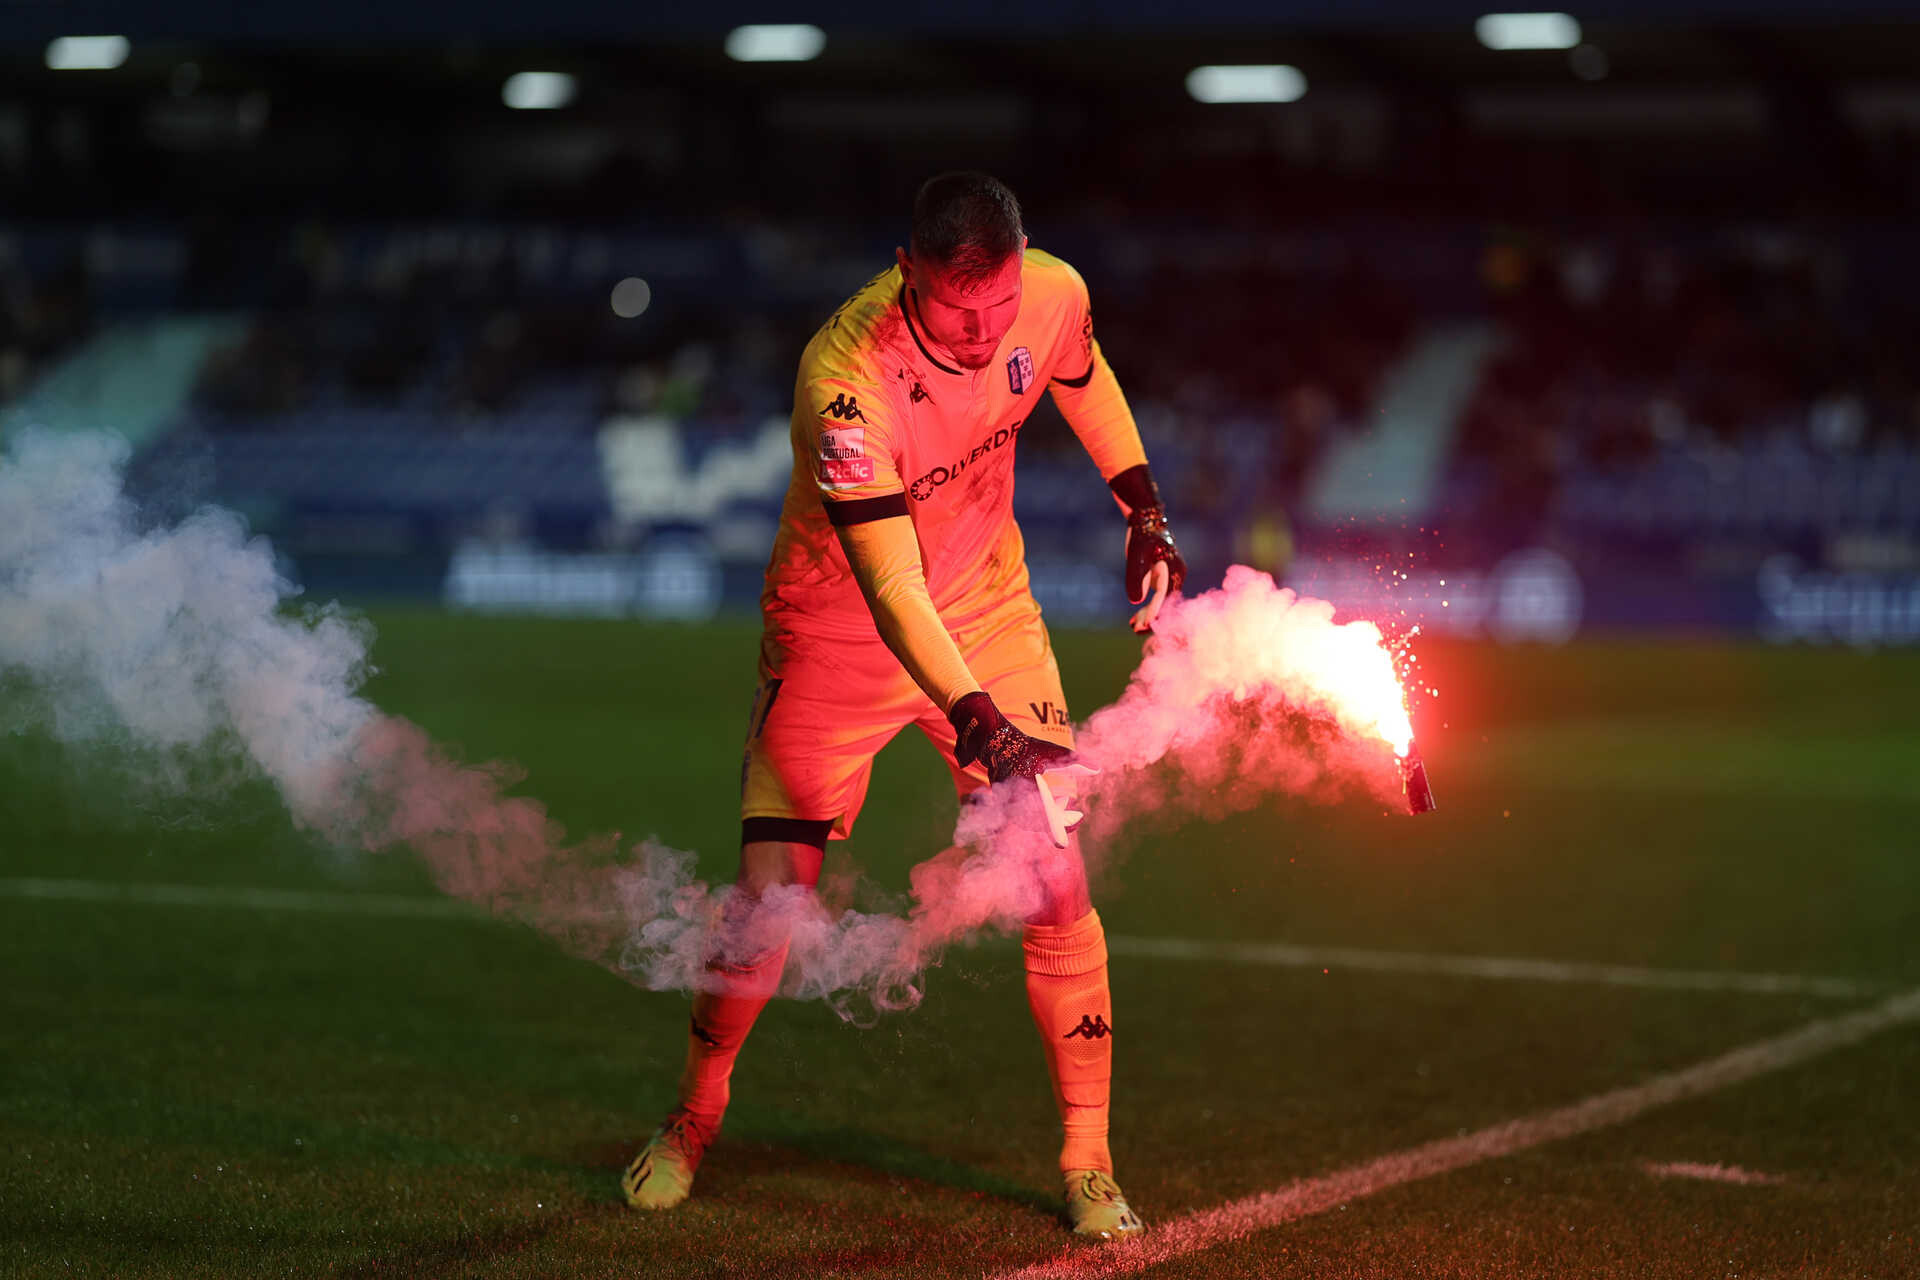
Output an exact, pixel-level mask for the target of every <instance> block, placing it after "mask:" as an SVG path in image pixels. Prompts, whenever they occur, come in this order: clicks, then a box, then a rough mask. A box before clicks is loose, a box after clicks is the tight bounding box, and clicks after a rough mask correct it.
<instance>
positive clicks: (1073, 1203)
mask: <svg viewBox="0 0 1920 1280" xmlns="http://www.w3.org/2000/svg"><path fill="white" fill-rule="evenodd" d="M1067 1224H1068V1225H1069V1226H1071V1227H1072V1228H1073V1234H1075V1235H1077V1236H1089V1237H1092V1238H1094V1239H1098V1240H1121V1239H1125V1238H1126V1237H1128V1236H1137V1235H1141V1234H1144V1233H1145V1231H1146V1229H1147V1224H1146V1223H1144V1222H1142V1221H1140V1215H1139V1214H1137V1213H1135V1212H1134V1211H1133V1209H1132V1207H1131V1206H1129V1205H1128V1204H1127V1198H1126V1197H1125V1196H1123V1195H1121V1194H1120V1187H1119V1184H1117V1183H1115V1182H1114V1180H1113V1176H1112V1175H1111V1174H1106V1173H1102V1172H1101V1171H1100V1170H1098V1169H1074V1170H1072V1171H1070V1172H1069V1173H1068V1174H1067Z"/></svg>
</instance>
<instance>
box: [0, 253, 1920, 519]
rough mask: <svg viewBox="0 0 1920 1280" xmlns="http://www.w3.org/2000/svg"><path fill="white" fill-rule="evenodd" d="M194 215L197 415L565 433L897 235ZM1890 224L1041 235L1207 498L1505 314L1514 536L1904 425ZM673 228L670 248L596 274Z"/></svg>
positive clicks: (779, 409)
mask: <svg viewBox="0 0 1920 1280" xmlns="http://www.w3.org/2000/svg"><path fill="white" fill-rule="evenodd" d="M181 234H182V236H183V239H184V246H183V251H182V252H181V253H180V255H179V273H178V279H177V280H174V281H171V282H170V283H169V285H168V287H167V290H166V291H165V296H164V304H163V305H164V307H165V308H172V309H176V310H179V311H195V312H199V311H208V310H216V311H239V312H244V313H245V314H246V315H247V316H248V317H249V319H248V321H247V323H246V325H245V327H244V329H243V330H241V332H240V335H239V336H238V337H237V338H235V339H234V340H232V341H231V342H228V343H225V344H223V345H221V346H219V347H217V348H216V349H215V350H213V351H212V352H211V353H210V356H209V358H208V359H207V360H206V361H205V363H204V366H203V368H202V371H201V374H200V377H199V382H198V385H197V387H196V388H195V389H194V392H193V395H192V398H191V402H190V404H189V406H188V407H187V410H186V419H187V422H186V425H188V426H190V427H191V428H192V429H194V430H197V431H201V432H207V433H212V434H215V435H222V434H242V433H244V434H249V435H255V436H259V435H262V434H270V433H273V432H276V431H284V432H307V433H313V432H341V431H345V432H362V433H366V432H387V433H390V432H396V431H398V432H414V433H437V434H442V435H445V434H449V433H451V434H460V435H490V434H498V433H502V432H507V433H511V432H523V433H538V434H541V435H546V436H553V435H562V436H576V437H580V438H582V439H586V438H591V437H592V436H593V435H594V434H595V433H596V432H598V430H599V429H600V428H601V427H602V426H603V425H604V424H605V423H606V422H607V421H608V420H609V419H610V418H613V417H616V416H623V415H624V416H647V415H654V416H658V417H660V418H665V419H669V420H671V421H674V422H676V423H681V424H684V425H685V426H687V427H688V428H689V429H691V430H692V431H693V432H694V433H695V434H696V435H697V436H700V437H704V438H711V439H726V438H730V437H738V436H740V435H743V434H748V433H751V432H753V431H756V430H757V429H758V428H759V427H760V425H761V424H762V423H764V422H765V421H766V420H767V419H768V418H770V417H778V416H781V415H784V413H785V412H786V410H787V407H788V398H789V396H790V394H791V378H792V370H793V366H794V361H795V358H796V356H797V355H798V352H799V350H800V348H801V347H802V345H804V343H805V342H806V340H807V338H808V336H809V334H810V333H811V332H812V331H813V329H814V328H815V327H816V326H817V325H818V324H819V323H820V321H821V319H822V318H823V317H824V316H825V315H826V314H827V313H828V312H829V311H830V310H831V309H832V307H833V306H835V305H836V304H837V303H838V301H839V300H840V298H841V297H843V296H844V295H845V293H847V292H848V291H850V290H851V289H853V288H855V287H857V286H858V284H859V283H860V281H861V280H862V279H864V278H865V276H866V275H867V274H868V273H870V272H871V270H873V269H874V268H875V267H876V266H877V265H879V264H881V263H884V262H885V261H886V253H887V248H886V246H887V245H888V242H889V239H890V237H889V236H888V235H887V234H886V232H885V230H884V229H882V230H879V231H877V232H876V233H874V234H873V235H870V236H867V237H865V238H862V237H860V236H858V235H849V236H843V237H841V238H840V239H839V240H837V241H836V239H835V238H834V236H833V235H832V234H831V233H827V232H805V233H803V232H797V231H795V230H793V229H790V228H786V229H783V228H775V227H771V226H766V225H754V224H735V225H733V226H731V227H729V228H726V229H724V230H719V231H707V230H702V231H698V232H695V233H692V234H691V235H689V236H686V237H683V238H682V239H681V240H677V241H670V238H669V239H668V240H663V239H661V238H660V237H658V236H656V237H655V238H654V240H652V241H648V242H647V243H646V244H643V245H640V246H639V247H637V248H636V247H634V246H633V245H627V247H625V248H623V247H622V244H623V243H624V242H622V241H620V240H619V239H618V237H617V236H613V237H611V238H600V239H596V238H595V237H594V236H593V235H591V234H583V233H580V232H578V231H577V229H576V231H572V232H546V231H538V230H527V229H522V230H519V231H513V230H508V231H500V230H498V229H491V230H489V229H486V228H482V227H459V226H455V227H451V228H441V229H437V230H432V231H425V232H422V231H418V230H414V229H408V228H404V227H391V226H387V227H381V226H375V227H372V228H364V227H362V228H355V229H342V228H339V227H334V226H330V225H328V224H325V223H318V222H313V223H303V224H300V225H297V226H294V227H292V228H288V227H286V226H284V225H273V224H262V225H261V226H259V227H253V228H245V227H242V228H235V227H232V226H227V225H223V224H220V223H207V224H195V225H192V226H189V227H188V228H186V229H185V231H184V232H182V233H181ZM1877 234H1878V233H1875V232H1873V231H1872V230H1871V229H1870V228H1869V229H1861V228H1852V229H1847V228H1842V229H1838V230H1831V231H1829V232H1827V233H1825V234H1812V233H1807V232H1786V231H1778V230H1774V231H1768V230H1752V231H1730V230H1719V231H1715V232H1712V233H1698V234H1694V233H1690V232H1688V231H1687V230H1686V229H1685V228H1684V227H1680V228H1673V227H1665V228H1661V229H1660V230H1658V231H1654V230H1643V231H1641V232H1640V233H1637V234H1633V235H1624V234H1618V233H1589V232H1584V231H1566V232H1560V233H1550V232H1546V231H1535V232H1522V231H1516V230H1510V229H1493V230H1488V229H1485V228H1481V227H1477V226H1463V227H1459V228H1456V229H1455V230H1454V231H1452V232H1450V233H1447V234H1446V235H1441V236H1438V237H1432V236H1429V237H1428V238H1426V239H1422V238H1421V236H1420V234H1419V233H1415V232H1408V233H1405V234H1404V236H1402V237H1401V238H1396V236H1395V234H1394V233H1392V232H1385V233H1383V232H1381V231H1380V230H1379V229H1377V228H1372V227H1358V226H1354V227H1348V228H1344V229H1343V228H1340V227H1338V226H1335V227H1333V228H1332V229H1329V230H1323V231H1321V232H1318V233H1315V234H1314V235H1313V236H1310V237H1307V238H1305V239H1300V240H1295V241H1288V242H1285V243H1284V244H1282V245H1281V247H1282V248H1284V249H1285V250H1286V251H1284V252H1282V251H1280V250H1279V249H1276V248H1275V245H1276V244H1277V243H1280V242H1275V241H1273V240H1271V239H1268V240H1261V239H1259V238H1257V237H1256V238H1254V239H1251V240H1247V239H1235V238H1234V237H1233V236H1232V235H1227V236H1225V237H1221V236H1214V237H1213V238H1211V239H1210V238H1208V237H1207V236H1205V235H1201V234H1197V233H1192V232H1182V231H1178V230H1175V231H1161V230H1159V229H1149V228H1145V227H1134V228H1125V227H1123V228H1122V231H1121V232H1118V233H1116V232H1113V231H1112V230H1111V228H1108V229H1106V231H1105V232H1102V231H1101V230H1100V229H1098V228H1096V229H1095V230H1094V231H1088V230H1087V229H1085V228H1077V229H1073V230H1071V231H1069V232H1068V233H1066V234H1064V235H1063V236H1062V239H1064V240H1065V241H1066V242H1067V243H1066V244H1064V245H1060V246H1057V247H1058V248H1059V250H1060V251H1061V252H1062V253H1063V255H1065V256H1068V257H1069V258H1070V259H1072V260H1073V261H1075V262H1076V264H1077V265H1079V266H1080V267H1081V268H1082V271H1083V274H1085V275H1086V276H1087V277H1088V278H1089V280H1090V282H1091V285H1092V289H1093V294H1094V299H1095V317H1096V322H1097V324H1096V327H1097V332H1098V333H1099V336H1100V338H1101V340H1102V343H1103V346H1104V348H1105V350H1106V352H1107V355H1108V357H1109V359H1110V360H1111V361H1112V362H1113V364H1114V365H1115V367H1116V369H1117V370H1118V371H1119V372H1120V375H1121V380H1122V385H1123V386H1124V387H1125V389H1126V391H1127V393H1128V395H1129V398H1130V400H1131V401H1132V402H1133V404H1134V406H1135V409H1136V412H1137V413H1138V415H1139V416H1140V418H1141V421H1142V423H1143V427H1144V428H1145V429H1146V430H1147V431H1148V433H1149V435H1150V437H1158V438H1160V439H1162V440H1165V441H1168V442H1171V443H1173V445H1174V449H1175V451H1177V453H1178V455H1179V457H1180V459H1181V462H1180V464H1179V465H1174V466H1169V467H1168V468H1167V470H1168V471H1169V476H1168V477H1167V480H1168V482H1169V483H1170V484H1171V485H1172V486H1174V488H1175V494H1174V497H1175V500H1176V501H1177V502H1179V503H1180V505H1181V506H1182V508H1183V509H1184V510H1188V511H1190V512H1193V513H1194V514H1196V515H1208V514H1220V515H1222V516H1235V515H1236V513H1239V514H1240V515H1244V512H1245V510H1246V509H1247V508H1248V507H1250V506H1251V507H1254V508H1261V509H1270V510H1276V511H1288V510H1292V509H1294V508H1296V506H1297V505H1298V504H1299V502H1300V499H1301V495H1302V492H1303V489H1304V487H1305V486H1306V485H1307V484H1308V483H1309V481H1310V478H1311V476H1312V473H1313V470H1314V467H1315V465H1316V463H1317V462H1318V460H1319V459H1320V458H1321V457H1322V456H1323V454H1324V453H1325V450H1326V449H1327V447H1328V445H1329V444H1330V443H1331V442H1332V441H1334V440H1336V439H1338V438H1339V437H1341V436H1342V435H1343V434H1346V433H1352V432H1358V431H1364V430H1366V429H1367V423H1368V421H1369V415H1370V412H1371V409H1372V407H1373V406H1374V405H1375V403H1376V401H1377V399H1378V396H1379V393H1380V388H1381V383H1382V380H1383V378H1384V377H1385V376H1386V374H1387V373H1388V371H1389V370H1390V369H1391V368H1392V367H1393V365H1394V362H1395V361H1396V360H1397V359H1399V358H1400V357H1401V356H1402V355H1403V354H1405V353H1406V352H1407V350H1408V349H1409V346H1410V344H1411V343H1412V342H1413V341H1414V340H1415V339H1416V337H1417V336H1418V334H1419V333H1420V331H1421V330H1422V328H1423V326H1427V325H1430V324H1435V323H1440V322H1442V321H1447V322H1457V321H1459V320H1461V319H1462V318H1467V319H1469V320H1471V321H1473V322H1476V323H1481V324H1486V325H1490V326H1491V327H1492V329H1493V331H1494V334H1495V343H1494V347H1493V351H1494V354H1493V355H1492V356H1491V357H1490V358H1489V359H1488V360H1487V362H1486V364H1485V365H1484V366H1483V368H1482V371H1481V374H1480V377H1479V380H1478V383H1477V385H1476V386H1475V388H1474V390H1473V393H1472V395H1471V397H1470V399H1469V401H1468V404H1467V407H1466V410H1465V412H1464V414H1463V416H1462V418H1461V420H1460V423H1459V433H1458V438H1457V441H1456V446H1455V449H1454V452H1453V454H1452V457H1451V460H1450V463H1449V469H1448V481H1447V483H1448V498H1447V502H1448V506H1449V510H1450V512H1451V513H1452V514H1453V516H1455V517H1456V518H1464V519H1465V520H1466V521H1468V522H1470V523H1475V522H1477V523H1478V524H1480V525H1482V526H1484V527H1487V528H1497V529H1499V530H1502V531H1505V532H1507V533H1510V534H1511V535H1512V538H1513V539H1516V540H1517V539H1520V538H1524V537H1535V536H1538V535H1539V532H1540V530H1541V528H1542V526H1543V525H1544V524H1545V523H1546V522H1548V521H1550V520H1551V519H1552V517H1553V515H1554V513H1555V510H1556V507H1557V505H1558V504H1560V502H1561V497H1562V495H1563V493H1564V491H1565V490H1566V489H1567V487H1568V485H1569V484H1570V483H1571V482H1573V481H1575V480H1577V479H1579V478H1580V477H1583V476H1584V477H1592V476H1620V475H1628V474H1631V473H1633V472H1634V470H1635V469H1636V468H1644V467H1648V466H1651V465H1652V464H1653V463H1654V462H1655V461H1656V460H1658V459H1660V458H1662V457H1671V456H1673V455H1675V454H1676V453H1689V452H1691V453H1698V452H1701V451H1720V452H1726V451H1736V452H1737V451H1739V450H1742V449H1753V448H1757V447H1759V446H1761V445H1762V444H1765V445H1768V446H1780V445H1782V444H1783V443H1785V444H1790V445H1791V446H1793V447H1795V448H1800V449H1804V450H1806V451H1807V452H1808V453H1809V454H1810V455H1816V456H1824V457H1834V456H1848V455H1861V454H1867V453H1873V452H1874V451H1877V450H1884V449H1905V450H1907V451H1909V453H1911V452H1912V451H1913V450H1914V449H1915V447H1916V446H1917V445H1920V383H1917V382H1916V375H1915V369H1916V368H1917V367H1920V362H1917V361H1916V357H1917V356H1920V349H1917V348H1920V337H1917V336H1916V335H1920V302H1916V299H1920V269H1917V268H1916V263H1920V254H1917V253H1916V252H1915V251H1914V250H1912V249H1911V248H1910V247H1909V246H1908V245H1907V244H1906V243H1905V242H1904V238H1903V237H1899V236H1880V238H1876V235H1877ZM669 242H670V243H671V244H673V245H676V246H677V248H674V249H673V251H672V253H670V254H669V253H666V252H665V251H664V250H661V249H660V247H659V246H660V245H661V244H667V243H669ZM4 243H5V242H4V240H0V245H3V244H4ZM1143 245H1147V246H1151V248H1149V249H1143V248H1142V247H1141V246H1143ZM648 246H652V247H651V248H649V247H648ZM1050 247H1054V246H1050ZM649 255H651V256H649ZM92 256H93V257H94V258H98V257H99V255H97V254H96V255H92ZM1455 259H1457V261H1454V260H1455ZM676 261H677V262H678V263H679V265H680V266H681V267H682V268H684V270H683V272H682V275H681V276H680V277H679V278H669V277H660V276H656V279H655V281H654V283H653V284H652V285H651V286H647V285H639V286H637V289H636V287H635V286H634V284H633V282H629V284H628V286H624V287H625V288H626V289H627V292H626V293H625V295H621V294H619V293H612V292H611V290H612V286H613V285H614V284H615V282H616V281H618V280H619V279H620V278H622V276H623V275H624V274H625V273H626V272H627V271H628V270H630V269H631V270H634V271H636V272H637V271H639V270H642V269H646V270H652V269H653V268H657V267H658V266H659V265H660V264H661V263H662V262H668V263H669V265H671V263H672V262H676ZM702 263H706V264H708V265H705V266H702V265H701V264H702ZM1409 264H1414V265H1409ZM97 265H98V264H97V263H95V262H92V261H91V260H90V257H89V255H88V254H86V253H84V252H78V251H76V252H72V253H70V254H68V255H66V256H65V257H63V258H60V259H59V260H58V261H57V262H55V263H53V264H52V265H49V266H44V267H43V268H42V269H40V270H38V271H29V270H26V269H25V268H23V267H22V266H21V265H20V264H19V263H18V262H16V261H13V260H11V259H10V258H8V257H7V256H5V255H3V254H0V404H3V403H5V402H6V401H8V400H12V399H16V398H17V397H19V396H20V395H21V394H22V393H23V392H24V390H25V388H26V386H27V385H28V384H29V383H30V381H31V380H32V378H33V377H34V376H35V375H36V374H37V373H38V372H40V371H42V370H44V369H45V368H47V367H48V366H49V364H50V362H51V361H52V360H54V359H55V358H56V357H57V356H58V354H59V353H60V352H61V351H63V350H65V349H68V348H71V347H72V346H73V345H74V344H75V343H77V342H79V341H80V340H82V339H83V338H84V337H85V336H86V335H87V334H88V333H89V332H91V331H93V329H94V327H95V325H96V324H97V323H98V322H99V321H98V318H97V317H98V316H99V315H100V314H102V313H105V314H107V315H108V316H109V318H111V316H112V314H113V312H114V309H113V308H112V307H111V306H103V305H102V304H101V300H100V297H99V294H100V293H101V291H102V289H103V288H104V287H105V286H104V283H103V280H102V279H101V278H100V277H99V274H98V271H97V270H96V267H97ZM1436 281H1437V282H1439V283H1438V284H1436ZM610 295H611V296H610ZM622 296H624V297H625V299H626V301H625V302H622V301H621V298H622ZM1033 427H1034V429H1032V430H1030V431H1029V433H1028V435H1027V437H1026V438H1027V439H1028V440H1030V441H1031V442H1032V444H1031V446H1030V448H1031V449H1032V450H1033V451H1034V452H1037V453H1041V454H1043V455H1046V454H1051V455H1054V456H1056V457H1061V458H1064V457H1067V456H1069V455H1071V453H1072V441H1071V437H1070V436H1069V435H1068V434H1067V433H1066V432H1065V430H1064V429H1063V428H1061V427H1060V425H1059V424H1058V422H1057V419H1054V418H1053V416H1052V415H1051V413H1050V412H1048V411H1041V412H1039V413H1038V414H1037V416H1036V419H1035V421H1034V424H1033ZM1163 452H1164V449H1163Z"/></svg>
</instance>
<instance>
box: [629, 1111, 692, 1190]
mask: <svg viewBox="0 0 1920 1280" xmlns="http://www.w3.org/2000/svg"><path fill="white" fill-rule="evenodd" d="M714 1132H715V1131H714V1130H713V1129H711V1128H709V1127H708V1126H706V1125H704V1124H702V1123H701V1122H700V1121H698V1120H696V1119H694V1118H693V1117H692V1116H691V1115H689V1114H687V1113H686V1112H685V1111H682V1110H680V1109H679V1108H677V1107H676V1108H675V1109H674V1110H672V1111H670V1112H668V1113H667V1119H666V1123H664V1124H662V1125H661V1126H660V1127H659V1128H658V1129H656V1130H654V1132H653V1136H652V1137H651V1138H648V1139H647V1145H646V1146H644V1147H642V1148H640V1154H639V1155H637V1156H635V1157H634V1158H633V1163H632V1164H630V1165H628V1166H627V1171H626V1172H625V1173H623V1174H621V1175H620V1190H621V1191H622V1192H624V1193H625V1194H626V1197H627V1203H628V1204H629V1205H631V1206H632V1207H634V1208H635V1209H671V1208H673V1207H674V1206H675V1205H677V1204H679V1203H680V1202H681V1201H682V1200H685V1199H686V1198H687V1196H688V1195H689V1194H690V1193H691V1192H692V1191H693V1171H694V1170H695V1169H698V1168H699V1167H700V1157H701V1156H704V1155H706V1154H707V1147H708V1145H709V1144H711V1143H712V1142H713V1138H714Z"/></svg>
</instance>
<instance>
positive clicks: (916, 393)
mask: <svg viewBox="0 0 1920 1280" xmlns="http://www.w3.org/2000/svg"><path fill="white" fill-rule="evenodd" d="M907 397H908V398H909V399H910V400H912V401H913V402H914V403H915V404H919V403H920V402H921V401H922V400H927V399H931V397H930V396H928V395H927V389H926V388H925V387H923V386H921V385H920V384H919V383H917V382H916V383H914V384H913V390H912V391H909V392H908V393H907Z"/></svg>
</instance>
